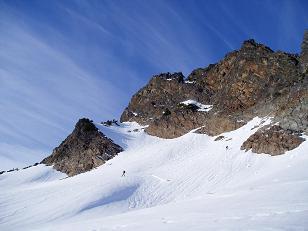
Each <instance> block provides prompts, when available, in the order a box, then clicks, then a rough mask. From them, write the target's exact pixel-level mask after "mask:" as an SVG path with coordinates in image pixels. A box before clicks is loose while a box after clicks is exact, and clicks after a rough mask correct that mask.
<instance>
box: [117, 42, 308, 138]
mask: <svg viewBox="0 0 308 231" xmlns="http://www.w3.org/2000/svg"><path fill="white" fill-rule="evenodd" d="M303 53H305V52H303ZM299 62H300V59H299V57H298V56H297V55H292V54H287V53H283V52H274V51H272V50H271V49H270V48H268V47H266V46H264V45H262V44H258V43H256V42H255V41H254V40H247V41H245V42H244V43H243V45H242V47H241V48H240V50H238V51H234V52H231V53H229V54H227V55H226V56H225V58H224V59H223V60H221V61H220V62H219V63H217V64H211V65H209V66H208V67H207V68H198V69H196V70H194V71H193V72H192V73H191V74H190V75H189V76H188V78H187V81H185V80H184V77H183V75H182V74H181V73H175V74H170V73H167V74H161V75H158V76H154V77H153V78H152V79H151V80H150V82H149V83H148V84H147V85H146V86H145V87H144V88H142V89H141V90H140V91H139V92H137V94H136V95H134V96H133V97H132V99H131V102H130V103H129V106H128V107H127V108H126V109H125V111H124V113H123V114H122V116H121V121H122V122H123V121H137V122H139V123H141V124H144V125H145V124H147V125H149V127H148V128H147V129H146V131H147V132H148V133H149V134H151V135H154V136H159V137H162V138H174V137H178V136H181V135H183V134H185V133H187V132H188V131H190V130H192V129H195V128H198V127H202V128H201V129H199V130H198V132H200V133H206V134H208V135H218V134H220V133H222V132H226V131H231V130H234V129H237V128H239V127H240V126H242V125H244V124H245V123H246V122H247V121H248V120H250V119H251V118H253V117H255V116H256V115H259V116H265V115H268V114H271V115H272V116H275V119H277V121H279V122H280V121H282V126H283V127H284V128H285V129H294V130H302V131H305V132H307V84H306V82H307V80H306V79H307V77H305V75H303V74H302V73H301V71H300V65H299ZM188 99H192V100H196V101H198V102H200V103H203V104H212V105H213V108H212V110H210V111H209V112H200V111H198V110H196V109H194V107H193V106H192V107H186V108H185V107H184V108H183V107H180V105H179V104H180V103H181V102H182V101H185V100H188ZM239 121H240V122H239ZM290 121H293V122H290Z"/></svg>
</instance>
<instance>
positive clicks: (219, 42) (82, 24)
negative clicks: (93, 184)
mask: <svg viewBox="0 0 308 231" xmlns="http://www.w3.org/2000/svg"><path fill="white" fill-rule="evenodd" d="M307 12H308V1H305V0H303V1H297V0H289V1H284V0H281V1H280V0H272V1H270V0H268V1H262V0H258V1H247V0H246V1H227V0H226V1H217V0H216V1H202V0H200V1H190V0H186V1H183V0H169V1H168V0H164V1H159V0H153V1H151V0H149V1H137V0H130V1H127V0H125V1H124V0H116V1H115V0H109V1H103V0H99V1H95V0H91V1H81V0H80V1H72V0H66V1H56V0H55V1H49V0H48V1H47V0H37V1H31V0H27V1H22V0H19V1H14V0H7V1H6V0H0V113H1V118H0V154H1V155H7V156H12V155H14V156H15V158H16V156H21V155H23V156H25V155H27V154H29V155H30V154H31V155H33V156H37V157H38V158H40V157H41V156H46V155H48V154H49V153H50V152H51V150H52V148H54V147H55V146H57V145H58V144H59V142H61V141H62V140H63V139H64V138H65V137H66V136H67V135H68V134H69V133H70V132H71V130H72V129H73V126H74V124H75V122H76V121H77V120H78V118H80V117H84V116H86V117H90V118H92V119H94V120H95V121H102V120H106V119H110V118H119V116H120V114H121V112H122V111H123V109H124V108H125V106H126V105H127V104H128V102H129V99H130V97H131V96H132V94H134V93H135V92H136V91H137V90H138V89H139V88H140V87H142V86H143V85H144V84H146V82H147V81H148V80H149V78H150V77H151V76H152V75H154V74H157V73H160V72H168V71H169V72H175V71H182V72H183V73H184V74H185V75H188V74H189V73H190V72H191V71H192V70H193V69H194V68H197V67H205V66H207V65H208V64H210V63H215V62H217V61H219V60H220V59H221V58H223V57H224V55H225V54H226V53H227V52H230V51H231V50H234V49H238V48H239V47H240V45H241V43H242V41H243V40H246V39H248V38H254V39H255V40H256V41H258V42H261V43H264V44H266V45H268V46H270V47H271V48H272V49H274V50H283V51H287V52H291V53H298V52H300V43H301V39H302V36H303V31H304V29H305V28H308V13H307Z"/></svg>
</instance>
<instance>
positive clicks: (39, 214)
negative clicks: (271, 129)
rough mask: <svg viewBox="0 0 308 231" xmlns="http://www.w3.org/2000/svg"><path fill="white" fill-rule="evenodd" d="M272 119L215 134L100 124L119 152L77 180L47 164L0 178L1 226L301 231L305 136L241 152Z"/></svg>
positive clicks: (306, 223) (306, 209)
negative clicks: (273, 148) (294, 144)
mask: <svg viewBox="0 0 308 231" xmlns="http://www.w3.org/2000/svg"><path fill="white" fill-rule="evenodd" d="M270 120H271V119H270V118H258V117H256V118H254V119H252V120H251V121H249V122H248V123H247V124H246V125H244V126H242V127H240V128H238V129H236V130H234V131H231V132H226V133H223V134H221V135H223V136H224V139H221V140H217V141H215V139H216V138H217V137H210V136H208V135H206V134H197V133H193V132H189V133H187V134H185V135H183V136H181V137H178V138H175V139H161V138H158V137H154V136H150V135H148V134H146V133H145V132H144V131H143V127H142V126H139V125H138V124H137V123H129V122H127V123H122V124H120V126H116V125H114V126H110V127H107V126H102V125H99V124H96V126H97V127H98V128H99V129H100V130H101V131H102V132H103V133H104V134H105V135H106V136H108V137H109V138H111V139H112V140H113V141H114V142H115V143H117V144H118V145H120V146H121V147H123V148H124V151H123V152H121V153H119V154H118V155H117V156H115V157H114V158H113V159H111V160H109V161H107V162H106V163H105V164H104V165H102V166H99V167H98V168H96V169H94V170H92V171H89V172H86V173H83V174H79V175H76V176H73V177H67V176H66V175H65V174H64V173H60V172H57V171H55V170H54V169H52V168H51V167H49V166H45V165H38V166H35V167H31V168H28V169H25V170H19V171H15V172H7V173H4V174H2V175H0V188H1V190H0V230H134V231H138V230H140V231H141V230H142V231H143V230H307V228H308V219H307V217H308V194H307V192H308V171H307V169H308V152H307V150H308V141H307V137H305V136H303V137H304V138H305V139H306V141H304V142H303V143H302V144H300V146H299V147H298V148H296V149H293V150H291V151H288V152H286V154H284V155H279V156H270V155H265V154H263V155H259V154H254V153H252V152H251V151H247V152H245V151H243V150H240V147H241V145H242V143H243V142H244V141H245V140H246V139H247V138H248V137H249V136H250V135H252V134H253V133H254V132H255V131H256V130H257V129H258V128H260V127H261V126H265V125H266V124H269V123H270ZM123 170H125V171H126V176H125V177H121V175H122V172H123Z"/></svg>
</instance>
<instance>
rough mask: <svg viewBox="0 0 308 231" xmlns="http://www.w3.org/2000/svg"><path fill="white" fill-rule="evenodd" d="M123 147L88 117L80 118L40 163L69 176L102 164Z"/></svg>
mask: <svg viewBox="0 0 308 231" xmlns="http://www.w3.org/2000/svg"><path fill="white" fill-rule="evenodd" d="M122 150H123V149H122V148H121V147H120V146H119V145H117V144H115V143H113V141H112V140H111V139H109V138H107V137H106V136H105V135H104V134H103V133H101V132H100V131H99V130H98V129H97V128H96V127H95V125H94V124H93V123H92V122H91V121H90V120H89V119H85V118H84V119H80V120H79V121H78V122H77V124H76V126H75V129H74V131H73V132H72V133H71V134H70V135H69V136H68V137H67V138H66V139H65V140H64V141H63V142H62V143H61V144H60V146H59V147H57V148H55V149H54V150H53V152H52V154H51V155H50V156H49V157H47V158H45V159H44V160H43V161H42V163H43V164H46V165H53V167H54V168H55V169H56V170H58V171H61V172H64V173H66V174H67V175H69V176H73V175H76V174H79V173H82V172H86V171H89V170H91V169H93V168H95V167H98V166H100V165H102V164H104V163H105V162H106V161H107V160H109V159H111V158H113V157H114V156H115V155H117V154H118V153H119V152H121V151H122Z"/></svg>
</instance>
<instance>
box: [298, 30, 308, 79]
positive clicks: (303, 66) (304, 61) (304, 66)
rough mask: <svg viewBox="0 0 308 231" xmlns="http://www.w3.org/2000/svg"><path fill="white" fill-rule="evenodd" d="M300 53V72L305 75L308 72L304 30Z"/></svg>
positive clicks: (307, 37) (307, 44) (306, 31)
mask: <svg viewBox="0 0 308 231" xmlns="http://www.w3.org/2000/svg"><path fill="white" fill-rule="evenodd" d="M301 48H302V52H301V57H300V60H301V71H302V73H306V74H307V71H308V30H305V33H304V39H303V43H302V46H301Z"/></svg>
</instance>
